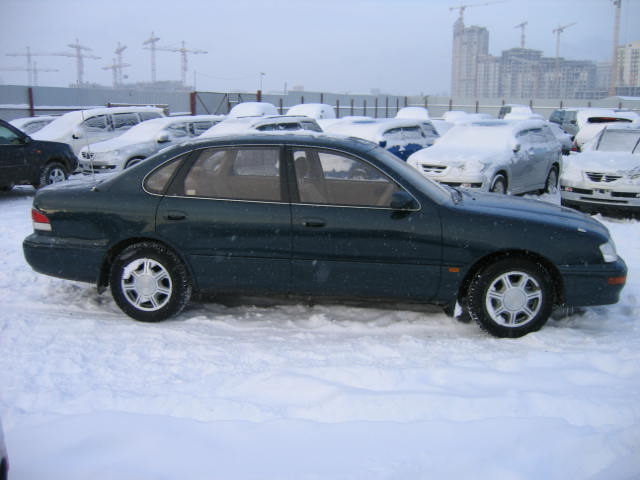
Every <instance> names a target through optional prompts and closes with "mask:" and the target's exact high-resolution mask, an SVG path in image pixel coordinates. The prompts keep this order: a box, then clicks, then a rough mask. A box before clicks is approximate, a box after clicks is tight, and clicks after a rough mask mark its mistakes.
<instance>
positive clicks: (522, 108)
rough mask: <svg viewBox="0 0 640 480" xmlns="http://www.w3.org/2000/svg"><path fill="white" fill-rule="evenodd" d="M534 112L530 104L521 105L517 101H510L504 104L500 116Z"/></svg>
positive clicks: (499, 112)
mask: <svg viewBox="0 0 640 480" xmlns="http://www.w3.org/2000/svg"><path fill="white" fill-rule="evenodd" d="M532 113H533V110H531V107H530V106H529V105H520V104H517V103H508V104H506V105H502V106H501V107H500V110H499V111H498V118H505V117H506V116H507V115H509V114H518V115H522V114H524V115H530V114H532Z"/></svg>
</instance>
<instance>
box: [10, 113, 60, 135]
mask: <svg viewBox="0 0 640 480" xmlns="http://www.w3.org/2000/svg"><path fill="white" fill-rule="evenodd" d="M56 118H59V117H58V116H55V115H39V116H36V117H23V118H14V119H13V120H11V121H9V123H10V124H11V125H13V126H14V127H16V128H19V129H20V130H22V129H23V128H24V126H25V125H29V124H30V123H33V122H49V123H51V122H53V121H54V120H55V119H56ZM27 133H29V132H27Z"/></svg>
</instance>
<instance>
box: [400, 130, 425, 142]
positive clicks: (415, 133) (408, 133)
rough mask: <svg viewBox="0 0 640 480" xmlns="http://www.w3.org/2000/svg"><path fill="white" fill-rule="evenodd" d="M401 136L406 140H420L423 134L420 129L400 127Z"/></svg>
mask: <svg viewBox="0 0 640 480" xmlns="http://www.w3.org/2000/svg"><path fill="white" fill-rule="evenodd" d="M402 135H403V136H404V138H405V139H406V140H418V141H420V140H422V139H423V138H424V133H423V132H422V130H421V129H420V127H402Z"/></svg>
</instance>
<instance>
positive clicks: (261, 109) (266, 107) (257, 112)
mask: <svg viewBox="0 0 640 480" xmlns="http://www.w3.org/2000/svg"><path fill="white" fill-rule="evenodd" d="M265 115H278V109H277V108H276V107H275V106H274V105H273V104H271V103H268V102H243V103H239V104H237V105H236V106H235V107H233V108H232V109H231V111H230V112H229V115H228V116H229V118H241V117H263V116H265Z"/></svg>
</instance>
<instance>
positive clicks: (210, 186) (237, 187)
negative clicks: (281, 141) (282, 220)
mask: <svg viewBox="0 0 640 480" xmlns="http://www.w3.org/2000/svg"><path fill="white" fill-rule="evenodd" d="M176 194H178V195H182V196H187V197H204V198H216V199H230V200H247V201H270V202H280V201H282V193H281V187H280V149H279V148H277V147H259V148H209V149H206V150H202V151H201V152H200V153H199V155H198V157H197V158H196V160H195V161H194V163H193V166H192V167H191V169H190V170H189V172H188V173H187V175H186V176H185V178H184V183H183V185H182V186H181V188H178V189H177V190H176Z"/></svg>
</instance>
